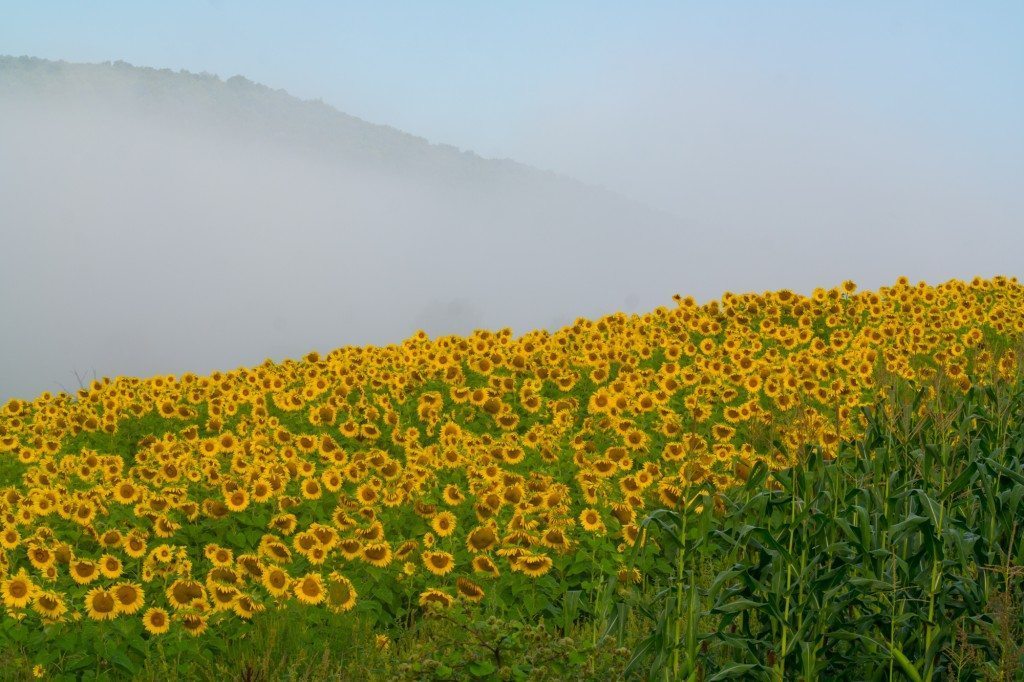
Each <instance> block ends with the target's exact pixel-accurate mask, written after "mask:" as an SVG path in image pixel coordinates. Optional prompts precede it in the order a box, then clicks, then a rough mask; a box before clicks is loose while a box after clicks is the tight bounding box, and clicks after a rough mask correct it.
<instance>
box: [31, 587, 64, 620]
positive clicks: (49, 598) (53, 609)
mask: <svg viewBox="0 0 1024 682" xmlns="http://www.w3.org/2000/svg"><path fill="white" fill-rule="evenodd" d="M32 608H33V609H35V611H36V613H38V614H39V615H41V616H44V617H45V618H49V619H51V620H57V619H58V618H60V617H61V616H63V615H64V614H65V613H66V612H67V610H68V607H67V605H66V604H65V603H64V597H62V596H61V595H60V594H58V593H56V592H37V593H36V596H35V597H34V598H33V600H32Z"/></svg>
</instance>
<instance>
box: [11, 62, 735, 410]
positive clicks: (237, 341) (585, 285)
mask: <svg viewBox="0 0 1024 682" xmlns="http://www.w3.org/2000/svg"><path fill="white" fill-rule="evenodd" d="M415 105H416V103H415V102H410V103H409V106H415ZM0 231H2V247H0V320H2V323H0V328H2V329H3V336H2V340H0V399H2V398H4V397H7V396H13V395H17V396H22V397H31V396H34V395H35V394H37V393H38V392H40V391H42V390H60V388H61V384H63V386H64V387H67V388H69V389H76V388H77V383H76V379H75V377H74V375H73V371H76V370H77V371H78V372H79V373H80V374H86V375H88V376H89V377H90V378H91V376H92V372H93V371H95V372H96V373H97V374H98V375H108V376H113V375H117V374H136V375H143V376H148V375H152V374H156V373H170V372H183V371H187V370H191V371H197V372H206V371H210V370H212V369H217V368H230V367H235V366H239V365H243V364H246V365H247V364H255V363H258V362H260V361H262V360H263V359H265V358H267V357H271V358H275V359H281V358H283V357H295V356H298V355H300V354H302V353H305V352H307V351H309V350H312V349H319V350H327V349H330V348H333V347H336V346H339V345H344V344H360V345H361V344H371V343H372V344H382V343H397V342H399V341H401V340H402V339H403V338H406V337H407V336H409V335H410V334H412V333H413V332H414V331H416V330H417V329H419V328H423V329H425V330H426V331H427V332H428V333H430V334H432V335H439V334H447V333H467V332H469V331H472V330H473V329H474V328H479V327H489V328H500V327H512V328H513V330H515V331H516V332H517V333H521V332H524V331H527V330H528V329H531V328H534V327H549V328H552V327H556V326H560V325H562V324H566V323H569V322H571V321H572V320H573V319H574V318H576V317H578V316H581V315H591V316H593V315H599V314H604V313H610V312H614V311H616V310H644V309H650V308H653V307H654V306H657V305H661V304H670V303H671V301H670V298H669V297H670V296H671V294H673V293H675V292H677V291H682V292H684V293H697V294H698V295H700V294H707V293H711V291H710V290H709V289H708V288H707V286H706V284H705V282H706V281H707V279H708V276H709V275H710V274H711V273H713V271H714V268H715V266H714V265H713V263H714V260H713V259H709V257H708V255H709V249H710V247H709V242H708V241H707V239H705V238H703V237H702V236H701V235H699V234H695V233H694V232H693V231H692V230H689V229H687V227H686V226H685V225H683V224H682V223H681V222H680V221H679V220H677V219H675V218H672V217H671V216H668V215H666V214H663V213H659V212H657V211H654V210H651V209H648V208H645V207H643V206H641V205H639V204H637V203H635V202H631V201H629V200H627V199H625V198H623V197H620V196H617V195H615V194H613V193H611V192H608V191H605V190H602V189H599V188H595V187H591V186H587V185H584V184H582V183H579V182H576V181H573V180H571V179H569V178H565V177H561V176H558V175H555V174H553V173H548V172H543V171H539V170H537V169H533V168H530V167H528V166H524V165H522V164H519V163H515V162H513V161H509V160H491V159H484V158H481V157H480V156H477V155H475V154H473V153H470V152H464V151H461V150H459V149H457V148H455V147H451V146H445V145H436V144H431V143H429V142H427V141H426V140H423V139H421V138H417V137H414V136H412V135H408V134H406V133H403V132H401V131H398V130H395V129H393V128H389V127H386V126H379V125H374V124H372V123H368V122H365V121H362V120H360V119H358V118H355V117H352V116H349V115H346V114H344V113H342V112H339V111H337V110H336V109H333V108H332V107H330V106H327V105H326V104H323V103H321V102H313V101H302V100H299V99H296V98H294V97H291V96H289V95H288V94H287V93H285V92H283V91H280V90H272V89H270V88H267V87H264V86H261V85H258V84H255V83H252V82H250V81H248V80H246V79H244V78H241V77H234V78H228V79H227V80H222V79H220V78H218V77H217V76H212V75H208V74H201V75H197V74H191V73H185V72H173V71H169V70H155V69H148V68H139V67H135V66H131V65H128V64H125V63H122V62H116V63H104V64H70V63H65V62H52V61H46V60H40V59H32V58H24V57H22V58H13V57H2V58H0Z"/></svg>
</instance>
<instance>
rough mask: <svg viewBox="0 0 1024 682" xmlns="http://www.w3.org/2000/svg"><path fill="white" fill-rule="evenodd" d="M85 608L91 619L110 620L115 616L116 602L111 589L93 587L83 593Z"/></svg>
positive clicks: (116, 610) (116, 611)
mask: <svg viewBox="0 0 1024 682" xmlns="http://www.w3.org/2000/svg"><path fill="white" fill-rule="evenodd" d="M85 609H86V612H87V613H88V614H89V617H90V618H92V619H93V620H112V619H113V618H115V617H116V616H117V613H118V603H117V599H116V598H115V597H114V593H113V592H112V591H110V590H106V589H104V588H102V587H94V588H92V589H91V590H89V591H88V592H87V593H86V595H85Z"/></svg>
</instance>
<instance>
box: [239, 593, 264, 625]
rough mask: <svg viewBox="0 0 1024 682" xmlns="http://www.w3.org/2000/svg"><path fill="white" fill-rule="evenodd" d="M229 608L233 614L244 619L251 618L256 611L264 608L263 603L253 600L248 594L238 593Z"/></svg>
mask: <svg viewBox="0 0 1024 682" xmlns="http://www.w3.org/2000/svg"><path fill="white" fill-rule="evenodd" d="M231 610H232V611H234V612H235V615H236V616H238V617H239V618H245V619H246V620H248V619H250V618H252V617H253V616H254V615H256V614H257V613H259V612H261V611H263V610H264V606H263V604H260V603H258V602H256V601H254V600H253V598H252V597H250V596H248V595H245V594H243V595H240V596H239V597H238V599H236V600H235V603H234V604H233V605H232V607H231Z"/></svg>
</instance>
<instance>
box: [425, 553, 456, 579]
mask: <svg viewBox="0 0 1024 682" xmlns="http://www.w3.org/2000/svg"><path fill="white" fill-rule="evenodd" d="M422 559H423V565H424V566H426V568H427V570H428V571H430V572H431V573H433V574H434V575H446V574H448V573H451V572H452V569H454V568H455V557H454V556H452V555H451V554H450V553H449V552H423V554H422Z"/></svg>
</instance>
